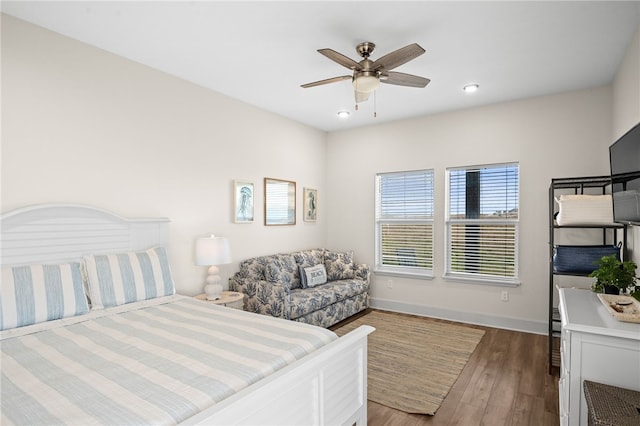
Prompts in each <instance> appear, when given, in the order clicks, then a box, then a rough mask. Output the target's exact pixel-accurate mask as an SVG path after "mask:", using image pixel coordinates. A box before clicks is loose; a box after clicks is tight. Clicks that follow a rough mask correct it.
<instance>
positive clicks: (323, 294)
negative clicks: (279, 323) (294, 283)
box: [290, 280, 369, 319]
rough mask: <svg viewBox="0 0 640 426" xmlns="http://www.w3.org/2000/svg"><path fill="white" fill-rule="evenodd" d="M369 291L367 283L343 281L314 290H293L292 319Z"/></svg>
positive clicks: (328, 283) (323, 285)
mask: <svg viewBox="0 0 640 426" xmlns="http://www.w3.org/2000/svg"><path fill="white" fill-rule="evenodd" d="M368 289H369V285H368V284H367V282H365V281H362V280H341V281H329V282H327V283H326V284H321V285H319V286H317V287H313V288H305V289H295V290H291V295H290V297H291V304H290V306H291V319H295V318H298V317H301V316H303V315H306V314H308V313H310V312H313V311H317V310H318V309H322V308H324V307H326V306H329V305H331V304H332V303H336V302H340V301H342V300H346V299H349V298H351V297H354V296H356V295H358V294H362V293H366V292H367V290H368Z"/></svg>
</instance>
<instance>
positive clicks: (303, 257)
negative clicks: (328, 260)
mask: <svg viewBox="0 0 640 426" xmlns="http://www.w3.org/2000/svg"><path fill="white" fill-rule="evenodd" d="M326 252H327V251H326V250H325V249H311V250H304V251H299V252H296V253H291V254H292V255H293V258H294V259H295V260H296V263H297V264H298V265H300V266H302V267H303V268H306V267H307V266H314V265H317V264H319V263H324V255H325V253H326Z"/></svg>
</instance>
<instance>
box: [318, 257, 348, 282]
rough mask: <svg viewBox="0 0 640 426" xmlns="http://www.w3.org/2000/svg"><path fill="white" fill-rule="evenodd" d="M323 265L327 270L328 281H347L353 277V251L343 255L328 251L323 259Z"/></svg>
mask: <svg viewBox="0 0 640 426" xmlns="http://www.w3.org/2000/svg"><path fill="white" fill-rule="evenodd" d="M324 265H325V267H326V268H327V279H328V280H329V281H335V280H349V279H352V278H353V277H354V276H355V273H354V264H353V251H348V252H345V253H336V252H332V251H328V252H326V254H325V257H324Z"/></svg>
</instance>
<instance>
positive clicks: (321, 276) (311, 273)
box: [300, 263, 327, 288]
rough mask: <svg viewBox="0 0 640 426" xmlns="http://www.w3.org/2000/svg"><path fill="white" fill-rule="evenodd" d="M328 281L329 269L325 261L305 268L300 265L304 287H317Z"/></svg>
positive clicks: (301, 281) (301, 282)
mask: <svg viewBox="0 0 640 426" xmlns="http://www.w3.org/2000/svg"><path fill="white" fill-rule="evenodd" d="M326 282H327V270H326V269H325V267H324V264H323V263H318V264H317V265H314V266H307V267H306V268H303V267H302V266H300V284H301V286H302V288H310V287H317V286H319V285H320V284H324V283H326Z"/></svg>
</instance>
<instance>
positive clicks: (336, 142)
mask: <svg viewBox="0 0 640 426" xmlns="http://www.w3.org/2000/svg"><path fill="white" fill-rule="evenodd" d="M610 109H611V90H610V87H602V88H596V89H593V90H585V91H580V92H574V93H566V94H561V95H555V96H546V97H540V98H535V99H528V100H522V101H517V102H510V103H504V104H499V105H492V106H488V107H483V108H474V109H469V110H464V111H457V112H451V113H445V114H440V115H433V116H428V117H422V118H418V119H414V120H407V121H402V122H396V123H392V124H384V125H380V126H372V127H368V128H364V129H358V130H353V131H344V132H336V133H331V134H330V135H329V147H328V152H329V154H328V158H327V160H328V163H329V164H330V165H331V170H332V171H333V172H332V173H331V174H330V175H329V176H327V187H328V193H329V197H330V199H329V202H330V204H331V208H330V211H329V235H328V243H329V246H331V247H338V248H345V249H346V248H352V249H354V250H355V252H356V253H357V255H358V257H359V258H360V260H362V261H365V262H367V263H369V264H374V261H375V259H374V232H373V231H374V216H373V205H374V191H373V184H374V175H375V174H376V173H377V172H388V171H396V170H412V169H422V168H433V169H434V170H435V183H436V185H435V189H436V192H435V203H436V215H435V224H434V226H435V227H434V238H435V245H434V251H435V254H434V258H435V259H434V261H435V262H434V273H435V276H436V277H435V279H433V280H416V279H406V278H397V277H387V276H374V278H373V288H372V292H371V294H372V297H373V298H374V302H375V303H376V304H377V305H378V306H381V307H387V308H391V309H397V310H403V311H408V312H416V313H424V314H429V315H437V316H444V317H449V318H452V319H458V320H465V321H472V322H485V323H489V324H494V325H500V326H505V327H514V328H524V329H533V330H537V331H541V332H542V331H544V330H545V328H546V315H547V314H546V312H547V299H548V295H547V292H548V263H547V259H548V241H549V239H548V235H549V232H548V198H547V197H548V188H549V182H550V180H551V178H553V177H571V176H593V175H606V174H608V173H609V163H608V152H607V147H608V145H609V142H608V141H609V139H610V134H611V115H610ZM503 162H518V163H519V164H520V212H521V214H520V222H519V223H520V256H519V257H520V259H519V265H520V278H521V281H522V285H520V286H519V287H516V288H504V287H499V286H493V285H478V284H469V283H462V282H456V281H450V280H444V279H443V278H442V275H443V273H444V205H445V201H444V196H445V181H444V180H445V169H446V168H447V167H454V166H467V165H481V164H491V163H503ZM356 163H357V164H358V168H357V169H354V168H353V167H352V166H350V165H353V164H356ZM389 279H392V280H393V282H392V285H393V288H391V289H390V288H388V280H389ZM505 289H506V290H508V291H509V293H510V301H509V302H502V301H501V300H500V293H501V291H502V290H505Z"/></svg>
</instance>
